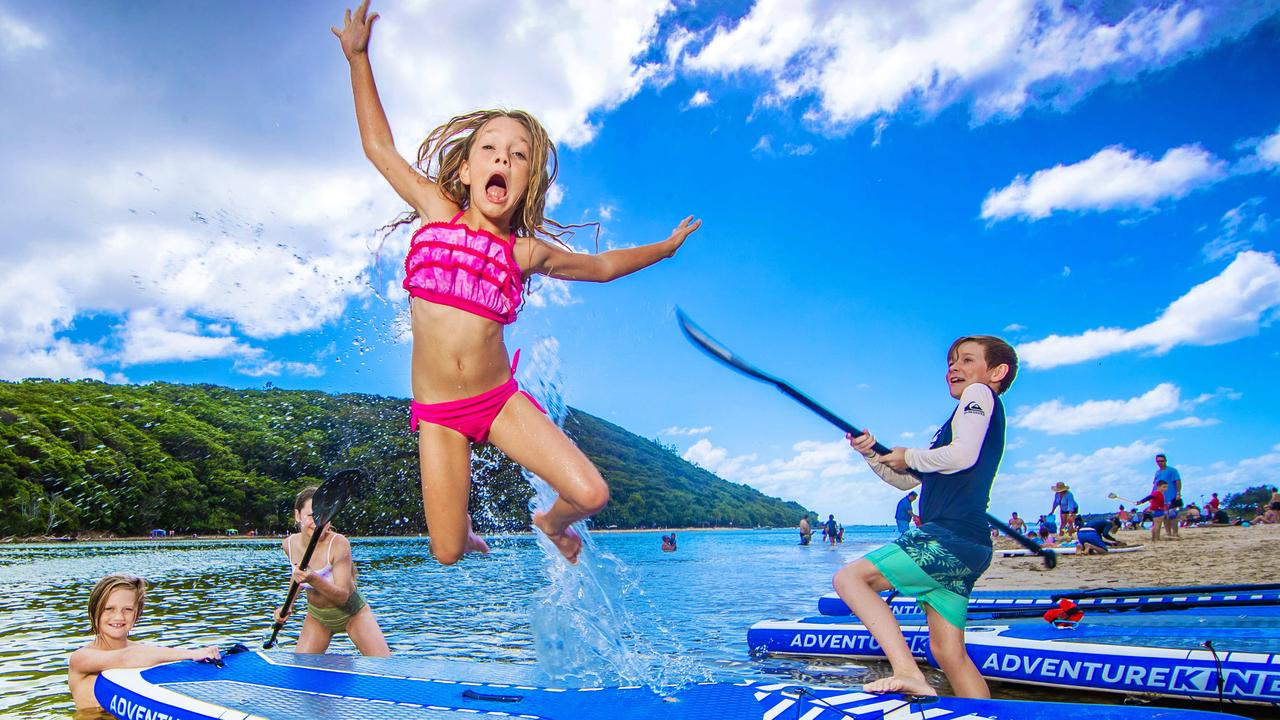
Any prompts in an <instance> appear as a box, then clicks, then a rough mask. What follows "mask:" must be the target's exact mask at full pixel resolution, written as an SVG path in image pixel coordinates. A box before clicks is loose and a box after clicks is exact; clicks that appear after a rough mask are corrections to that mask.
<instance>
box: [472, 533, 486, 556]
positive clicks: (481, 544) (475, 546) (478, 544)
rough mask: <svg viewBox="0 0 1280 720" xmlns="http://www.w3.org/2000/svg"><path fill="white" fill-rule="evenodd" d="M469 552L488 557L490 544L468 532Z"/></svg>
mask: <svg viewBox="0 0 1280 720" xmlns="http://www.w3.org/2000/svg"><path fill="white" fill-rule="evenodd" d="M467 552H478V553H480V554H482V555H488V554H489V543H487V542H485V541H484V538H482V537H480V536H479V535H477V534H475V533H473V532H471V531H470V530H468V531H467Z"/></svg>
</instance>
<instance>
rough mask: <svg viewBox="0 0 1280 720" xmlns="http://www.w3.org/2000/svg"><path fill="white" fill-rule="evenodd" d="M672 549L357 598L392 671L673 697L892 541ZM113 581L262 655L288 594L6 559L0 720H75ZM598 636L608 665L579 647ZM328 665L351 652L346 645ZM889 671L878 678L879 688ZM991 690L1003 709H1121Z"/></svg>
mask: <svg viewBox="0 0 1280 720" xmlns="http://www.w3.org/2000/svg"><path fill="white" fill-rule="evenodd" d="M661 534H662V533H661V532H659V531H654V532H640V533H599V534H595V535H593V536H592V545H593V547H589V548H588V549H587V551H586V554H587V555H586V557H585V560H584V564H583V567H582V568H581V569H576V568H575V569H573V570H567V569H566V568H565V566H564V564H563V563H561V562H559V561H558V560H557V559H553V558H550V557H549V556H548V551H547V549H546V548H542V547H539V546H538V545H537V543H536V542H535V540H534V538H533V537H531V536H528V535H519V536H506V537H498V538H496V539H494V538H491V539H490V543H491V545H492V547H493V552H491V553H490V555H489V556H487V557H468V558H467V559H466V560H464V561H463V562H461V563H459V564H458V565H456V566H453V567H442V566H440V565H439V564H438V563H436V562H435V560H433V559H432V558H431V557H430V556H429V554H428V552H427V541H426V540H425V539H424V538H396V539H357V540H355V541H353V546H354V553H355V559H356V563H357V566H358V569H359V573H360V591H361V593H362V594H363V595H364V596H365V598H366V599H367V600H368V601H369V603H370V605H372V606H373V608H374V611H375V612H376V613H377V615H378V618H379V622H380V623H381V625H382V629H383V632H384V633H385V634H386V636H387V640H388V642H389V643H390V645H391V648H392V651H393V652H394V653H406V654H414V655H419V656H424V657H430V658H437V659H451V660H475V661H503V662H515V663H534V662H539V661H540V658H539V657H538V655H539V652H541V653H542V654H543V655H544V657H543V658H541V662H542V664H543V665H544V667H546V666H548V665H550V666H551V667H553V668H554V669H557V670H560V671H563V670H565V669H566V668H567V669H568V670H571V671H576V672H577V674H578V675H584V674H585V675H593V674H594V675H598V676H599V677H600V678H601V679H603V680H605V681H607V680H608V679H609V678H611V677H612V678H617V677H619V676H621V677H624V678H628V679H630V680H633V681H634V680H637V679H639V680H641V681H649V682H673V681H674V682H679V681H682V680H684V681H688V680H694V679H703V678H709V677H712V676H716V677H724V676H725V675H726V674H729V675H734V674H740V675H741V674H755V675H758V674H759V672H760V671H761V670H763V669H769V667H768V666H769V663H770V662H773V661H765V662H764V663H763V664H761V663H757V662H753V661H751V660H750V658H749V656H748V653H747V647H746V632H747V628H748V627H749V626H750V625H751V624H752V623H753V622H756V621H757V620H762V619H768V618H797V617H803V616H810V615H816V614H817V609H816V608H817V598H818V596H819V595H821V594H822V593H824V592H827V591H828V590H829V589H830V579H831V575H832V574H833V573H834V572H835V571H836V570H837V569H838V568H839V567H840V566H841V565H842V564H843V563H845V562H848V561H850V560H852V559H854V558H856V557H858V556H860V555H862V554H863V553H865V552H866V551H868V550H870V549H872V548H874V547H877V546H879V545H881V544H883V543H884V542H887V541H888V540H890V539H891V538H892V531H891V530H890V528H887V527H886V528H865V527H854V528H849V529H847V531H846V536H845V542H844V544H842V545H839V546H836V547H835V548H831V547H829V546H826V547H824V546H820V545H817V544H816V542H817V540H816V538H815V545H814V546H809V547H801V546H799V545H798V544H796V542H795V539H796V534H795V531H793V530H755V531H751V530H741V531H733V530H718V531H705V532H682V533H679V551H678V552H675V553H663V552H661V551H660V550H659V546H660V537H661ZM111 572H128V573H132V574H136V575H141V576H143V577H145V578H146V579H147V580H148V584H149V590H148V596H147V601H146V608H145V612H144V615H143V617H142V619H141V621H140V622H139V623H138V626H137V628H136V629H135V632H134V636H133V637H134V638H135V639H137V640H142V641H145V642H155V643H164V644H168V645H184V646H199V645H210V644H217V645H223V646H226V645H230V644H232V643H235V642H243V643H245V644H246V645H249V646H250V647H257V646H260V644H261V642H262V640H264V639H265V637H266V635H267V633H268V631H269V628H270V614H271V610H272V608H274V607H275V606H276V605H277V604H279V603H280V601H281V600H282V599H283V596H284V594H285V591H286V590H287V587H288V573H287V571H286V566H285V563H284V560H283V556H282V554H281V553H280V541H279V540H278V539H275V540H265V539H264V540H190V541H185V540H155V541H145V540H140V541H129V542H108V543H63V544H39V545H0V661H2V662H3V665H2V666H0V668H2V669H0V717H4V718H47V717H66V716H67V715H68V714H69V712H70V708H71V699H70V695H69V694H68V693H67V688H66V657H67V654H68V653H69V652H70V651H71V650H73V649H75V648H77V647H79V646H81V645H83V644H85V643H86V642H88V640H89V637H88V635H87V633H88V618H87V615H86V604H87V600H88V594H89V590H90V589H91V588H92V586H93V584H94V582H96V581H97V579H98V578H99V577H101V576H102V575H105V574H108V573H111ZM297 618H298V616H295V617H294V618H293V622H292V623H291V624H290V626H288V627H286V629H285V631H284V633H282V637H283V638H284V640H283V642H282V643H281V645H282V647H283V648H286V649H287V648H288V647H289V646H290V645H291V644H292V642H293V640H294V639H295V638H296V633H297V629H298V627H299V626H300V623H298V622H297ZM535 627H536V628H537V632H535V630H534V628H535ZM592 634H595V635H598V636H599V637H600V638H603V639H605V640H608V641H609V642H608V643H606V644H607V645H608V647H606V648H604V649H603V650H601V649H600V648H598V647H596V648H584V647H582V646H578V645H575V644H574V643H575V642H576V641H577V638H580V637H590V636H591V635H592ZM585 644H587V642H586V641H583V645H585ZM535 647H536V648H539V650H535ZM330 651H331V652H339V653H354V652H355V648H354V647H353V646H352V645H351V644H350V642H349V641H348V640H347V639H346V638H345V637H340V638H337V639H335V642H334V644H333V645H332V646H331V648H330ZM781 665H782V666H783V667H786V666H787V664H786V663H781ZM791 665H792V666H803V665H804V663H791ZM820 667H821V666H820ZM826 667H827V668H829V669H830V670H832V671H833V672H838V671H840V670H845V671H847V669H848V665H847V664H845V665H843V666H840V665H829V666H826ZM773 669H775V670H776V669H777V668H776V667H775V668H773ZM886 669H887V666H885V667H883V668H882V667H872V668H871V671H872V674H871V676H872V677H876V676H879V675H881V674H883V673H884V671H885V670H886ZM812 672H813V671H812V669H811V670H810V671H809V673H810V674H812ZM562 674H563V673H562ZM820 675H821V674H820ZM800 677H805V675H803V674H802V675H801V676H800ZM931 677H932V678H933V679H934V680H935V681H937V680H940V676H938V675H937V674H936V673H933V674H932V675H931ZM863 679H865V678H853V679H849V678H840V677H825V676H824V677H821V680H822V681H823V682H826V683H839V682H847V683H856V682H861V681H862V680H863ZM993 690H994V691H995V692H996V694H997V696H998V697H1017V698H1023V699H1028V698H1037V699H1055V700H1074V701H1077V702H1091V701H1092V702H1111V703H1114V702H1118V701H1120V698H1119V697H1117V696H1106V695H1095V696H1083V695H1080V694H1075V695H1068V694H1063V693H1053V692H1045V691H1040V690H1027V689H1020V688H1013V687H1010V686H1003V687H1001V686H993ZM1202 707H1203V706H1202ZM1203 709H1211V708H1208V707H1204V708H1203ZM1233 711H1236V710H1235V709H1234V708H1233Z"/></svg>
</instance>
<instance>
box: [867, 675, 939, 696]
mask: <svg viewBox="0 0 1280 720" xmlns="http://www.w3.org/2000/svg"><path fill="white" fill-rule="evenodd" d="M862 690H863V691H864V692H869V693H900V694H902V695H937V694H938V691H937V690H934V689H933V686H932V685H930V684H929V681H928V680H925V679H924V676H923V675H921V676H919V677H898V676H896V675H894V676H890V677H887V678H880V679H879V680H875V681H872V682H869V683H867V684H866V685H863V686H862Z"/></svg>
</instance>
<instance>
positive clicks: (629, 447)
mask: <svg viewBox="0 0 1280 720" xmlns="http://www.w3.org/2000/svg"><path fill="white" fill-rule="evenodd" d="M405 406H406V403H405V401H403V400H401V399H397V398H387V397H378V396H371V395H329V394H326V393H321V392H313V391H296V390H273V389H268V390H233V389H229V388H223V387H217V386H213V385H170V384H165V383H156V384H152V385H143V386H134V385H109V384H105V383H100V382H94V381H76V382H52V381H47V380H28V381H24V382H19V383H0V537H2V536H11V535H17V536H25V535H50V534H56V535H64V534H74V533H76V532H80V531H86V530H98V531H105V532H110V533H115V534H121V535H138V534H145V533H147V532H148V531H149V530H151V529H153V528H160V529H166V530H173V531H175V532H182V533H187V532H206V533H207V532H220V531H222V530H224V529H229V528H235V529H237V530H241V531H244V530H250V529H257V530H262V531H272V530H283V529H285V528H287V527H288V526H289V524H291V522H292V515H291V511H292V498H293V495H294V493H296V492H297V490H298V489H300V488H301V487H302V486H304V485H306V484H311V483H317V482H319V481H320V479H322V478H324V477H325V476H326V474H327V473H329V472H332V471H333V470H335V469H338V468H343V467H358V468H360V469H362V470H364V471H365V475H366V478H367V482H366V487H365V488H364V493H363V496H362V498H361V499H360V500H359V502H356V503H353V504H352V505H351V507H350V510H348V511H346V512H344V514H343V517H342V519H341V526H342V529H343V530H344V531H347V532H354V533H364V534H398V533H417V532H422V531H423V530H424V529H425V528H424V523H423V518H422V501H421V496H420V494H419V493H420V490H419V482H418V468H417V462H418V461H417V442H416V437H415V436H414V435H412V434H411V433H409V432H408V420H407V415H408V413H407V411H406V408H405ZM565 429H566V431H567V432H568V433H569V434H570V435H571V436H572V437H574V439H575V440H576V441H577V442H578V444H579V445H580V446H581V447H582V448H583V450H584V451H585V452H586V453H587V455H588V456H589V457H591V459H592V460H593V461H595V462H596V464H597V465H598V466H599V467H600V469H601V471H602V473H603V474H604V476H605V479H606V480H607V481H608V482H609V485H610V488H611V490H612V500H611V502H610V504H609V506H608V507H607V508H606V509H605V510H604V512H602V513H601V514H600V515H599V516H598V517H597V518H596V519H595V523H596V525H597V526H598V527H600V526H607V525H617V526H619V527H638V526H639V527H645V526H654V525H657V526H686V525H692V526H705V525H712V526H723V525H733V526H737V527H751V526H756V525H791V524H794V523H795V522H796V521H797V520H798V519H799V517H800V516H801V515H803V514H805V512H806V511H805V510H804V509H803V508H801V507H800V506H799V505H796V504H795V503H784V502H782V501H780V500H777V499H774V498H769V497H765V496H764V495H761V494H760V493H759V492H757V491H755V490H753V489H751V488H748V487H746V486H743V485H736V484H733V483H729V482H726V481H724V480H721V479H720V478H717V477H716V476H714V475H712V474H711V473H708V472H706V471H705V470H702V469H700V468H698V467H695V466H693V465H691V464H689V463H687V462H685V461H684V460H682V459H680V458H679V457H678V456H676V455H675V454H673V453H672V452H671V449H670V448H668V447H663V446H662V445H661V444H659V443H655V442H653V441H650V440H645V439H643V438H640V437H637V436H635V435H632V434H631V433H628V432H627V431H625V430H623V429H622V428H619V427H617V426H616V425H611V424H609V423H607V422H605V421H603V420H600V419H599V418H595V417H593V416H591V415H588V414H586V413H582V412H578V411H576V410H571V411H570V413H569V417H568V419H567V420H566V422H565ZM473 463H474V466H475V469H476V473H477V475H476V477H477V479H478V480H480V481H479V482H477V483H476V485H475V487H474V491H473V493H472V509H473V511H474V513H475V515H476V520H477V524H478V525H480V526H481V529H483V530H488V531H493V530H502V529H515V528H523V527H527V525H528V509H527V507H528V501H529V498H530V496H531V494H532V490H531V488H530V486H529V484H528V482H526V481H525V479H524V477H523V476H522V474H521V472H520V469H519V468H518V467H517V466H515V465H514V464H513V463H511V462H510V461H509V460H507V459H506V457H505V456H503V455H502V453H501V452H499V451H498V450H497V449H496V448H493V447H490V446H482V447H479V448H478V449H477V452H476V453H475V455H474V458H473Z"/></svg>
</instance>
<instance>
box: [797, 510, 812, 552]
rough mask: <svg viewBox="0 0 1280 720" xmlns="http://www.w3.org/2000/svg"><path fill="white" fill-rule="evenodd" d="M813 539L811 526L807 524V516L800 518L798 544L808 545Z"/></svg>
mask: <svg viewBox="0 0 1280 720" xmlns="http://www.w3.org/2000/svg"><path fill="white" fill-rule="evenodd" d="M812 539H813V528H812V527H810V526H809V516H808V515H805V516H804V517H802V518H800V544H801V545H808V544H809V541H810V540H812Z"/></svg>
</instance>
